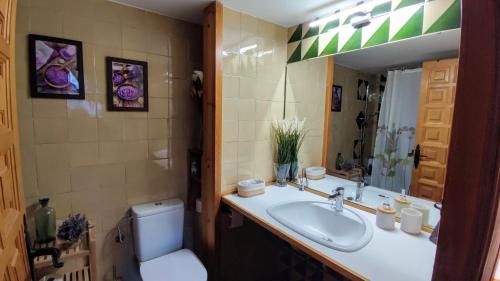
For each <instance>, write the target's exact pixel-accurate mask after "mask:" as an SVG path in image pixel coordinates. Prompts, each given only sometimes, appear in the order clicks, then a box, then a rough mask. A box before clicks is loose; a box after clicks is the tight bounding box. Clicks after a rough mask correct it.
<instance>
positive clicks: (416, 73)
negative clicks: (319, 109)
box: [298, 31, 459, 227]
mask: <svg viewBox="0 0 500 281" xmlns="http://www.w3.org/2000/svg"><path fill="white" fill-rule="evenodd" d="M445 42H446V43H445ZM405 46H412V51H411V52H408V51H407V50H409V49H408V48H406V47H405ZM415 46H417V47H416V48H415ZM458 46H459V32H458V31H449V32H446V33H443V34H436V35H432V36H426V37H423V38H416V39H411V40H408V41H406V42H401V43H397V44H396V43H394V44H388V45H383V46H376V47H373V48H368V49H362V50H358V51H353V52H349V53H344V54H339V55H336V56H335V57H334V66H333V68H334V69H333V85H332V90H331V109H330V110H329V112H328V113H327V116H325V117H326V118H328V128H325V135H326V143H324V144H323V145H324V146H326V147H324V149H323V151H324V153H325V154H326V155H324V159H325V161H324V163H323V166H324V168H325V169H324V173H325V174H326V175H325V176H324V177H323V176H322V175H321V167H316V168H314V167H309V169H305V171H306V174H307V175H308V180H307V181H306V182H305V185H307V186H308V187H309V188H312V189H315V190H317V191H321V192H324V193H327V194H330V193H331V192H332V190H333V189H335V188H336V187H344V188H345V192H344V196H345V199H346V200H349V201H352V202H353V203H356V204H359V205H361V206H363V207H368V208H371V209H377V208H378V207H379V206H382V205H383V204H384V203H386V204H390V205H391V206H392V207H394V208H395V209H396V214H397V216H400V214H401V209H404V208H407V207H411V208H415V209H418V210H420V211H421V212H422V213H423V214H424V216H423V225H424V226H428V227H434V226H435V225H436V224H437V223H438V221H439V217H440V213H439V207H440V201H441V200H442V194H443V190H444V180H445V171H446V165H447V151H448V145H449V142H450V137H449V136H450V129H451V121H452V117H453V115H452V114H453V100H454V94H455V92H454V91H455V86H456V73H457V72H456V71H457V65H458V60H457V59H456V57H457V56H458ZM401 50H403V51H401ZM301 63H302V62H299V63H298V64H301ZM318 171H320V172H319V174H320V176H318ZM307 172H309V173H307ZM302 182H303V181H302Z"/></svg>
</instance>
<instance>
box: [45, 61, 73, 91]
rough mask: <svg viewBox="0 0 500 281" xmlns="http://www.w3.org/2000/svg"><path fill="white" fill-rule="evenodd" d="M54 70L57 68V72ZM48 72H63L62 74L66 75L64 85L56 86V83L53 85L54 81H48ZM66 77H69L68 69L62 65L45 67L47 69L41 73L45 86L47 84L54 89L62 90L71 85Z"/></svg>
mask: <svg viewBox="0 0 500 281" xmlns="http://www.w3.org/2000/svg"><path fill="white" fill-rule="evenodd" d="M54 68H59V69H58V70H53V69H54ZM49 70H53V71H63V72H64V73H65V74H66V79H67V82H65V83H64V84H56V83H54V81H50V78H49V77H47V72H48V71H49ZM68 76H69V69H68V68H66V67H63V65H62V64H53V65H51V66H49V67H47V68H46V69H45V71H44V73H43V79H44V80H45V82H46V83H47V84H49V85H50V86H51V87H53V88H56V89H63V88H66V87H68V86H69V85H70V84H71V82H70V80H69V78H68Z"/></svg>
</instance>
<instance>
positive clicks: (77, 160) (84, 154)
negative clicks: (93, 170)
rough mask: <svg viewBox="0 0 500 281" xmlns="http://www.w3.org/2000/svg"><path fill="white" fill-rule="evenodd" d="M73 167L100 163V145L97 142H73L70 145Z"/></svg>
mask: <svg viewBox="0 0 500 281" xmlns="http://www.w3.org/2000/svg"><path fill="white" fill-rule="evenodd" d="M69 162H70V166H71V167H78V166H87V165H95V164H98V163H99V146H98V144H97V143H96V142H87V143H72V144H70V145H69Z"/></svg>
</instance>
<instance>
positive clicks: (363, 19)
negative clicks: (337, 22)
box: [351, 12, 372, 28]
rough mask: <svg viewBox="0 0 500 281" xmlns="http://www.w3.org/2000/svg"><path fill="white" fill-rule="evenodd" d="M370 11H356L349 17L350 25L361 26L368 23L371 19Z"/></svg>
mask: <svg viewBox="0 0 500 281" xmlns="http://www.w3.org/2000/svg"><path fill="white" fill-rule="evenodd" d="M371 18H372V17H371V15H370V13H364V12H357V13H355V14H354V15H353V16H352V18H351V25H352V26H353V27H354V28H361V27H363V26H367V25H369V24H370V20H371Z"/></svg>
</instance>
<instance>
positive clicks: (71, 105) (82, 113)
mask: <svg viewBox="0 0 500 281" xmlns="http://www.w3.org/2000/svg"><path fill="white" fill-rule="evenodd" d="M95 99H96V97H95V95H91V94H90V95H89V94H86V96H85V100H67V111H68V117H69V118H95V117H96V116H97V104H96V101H95Z"/></svg>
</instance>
